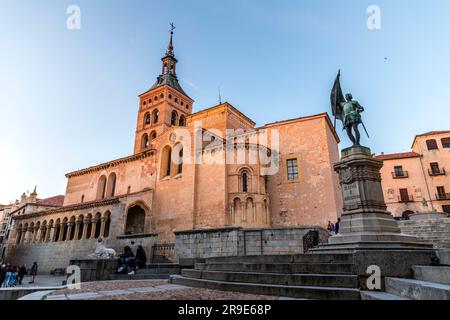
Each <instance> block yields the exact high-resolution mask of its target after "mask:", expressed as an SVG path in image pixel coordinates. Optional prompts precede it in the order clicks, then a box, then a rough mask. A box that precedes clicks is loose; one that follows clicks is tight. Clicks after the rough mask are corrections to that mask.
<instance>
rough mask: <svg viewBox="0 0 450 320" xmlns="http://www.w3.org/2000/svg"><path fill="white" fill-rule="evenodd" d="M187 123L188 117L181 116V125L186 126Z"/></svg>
mask: <svg viewBox="0 0 450 320" xmlns="http://www.w3.org/2000/svg"><path fill="white" fill-rule="evenodd" d="M185 125H186V118H185V117H184V116H181V117H180V127H184V126H185Z"/></svg>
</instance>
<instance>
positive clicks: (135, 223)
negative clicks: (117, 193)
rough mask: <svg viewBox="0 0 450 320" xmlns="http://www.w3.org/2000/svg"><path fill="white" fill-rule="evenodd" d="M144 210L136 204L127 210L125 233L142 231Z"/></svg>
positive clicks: (140, 232)
mask: <svg viewBox="0 0 450 320" xmlns="http://www.w3.org/2000/svg"><path fill="white" fill-rule="evenodd" d="M144 224H145V210H144V209H143V208H142V207H141V206H140V205H138V204H136V205H134V206H132V207H131V208H130V209H128V212H127V222H126V225H125V234H127V235H130V234H142V233H144Z"/></svg>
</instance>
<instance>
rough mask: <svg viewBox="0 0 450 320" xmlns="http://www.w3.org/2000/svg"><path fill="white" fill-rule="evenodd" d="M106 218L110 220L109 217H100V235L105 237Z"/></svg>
mask: <svg viewBox="0 0 450 320" xmlns="http://www.w3.org/2000/svg"><path fill="white" fill-rule="evenodd" d="M106 220H108V218H107V217H102V218H101V219H100V221H101V227H100V237H104V236H105V227H106Z"/></svg>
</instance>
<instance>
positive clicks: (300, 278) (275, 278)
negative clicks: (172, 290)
mask: <svg viewBox="0 0 450 320" xmlns="http://www.w3.org/2000/svg"><path fill="white" fill-rule="evenodd" d="M181 275H182V276H183V277H186V278H193V279H203V280H214V281H225V282H242V283H258V284H273V285H289V286H314V287H336V288H355V289H356V288H358V285H359V283H358V277H357V276H356V275H342V274H280V273H258V272H223V271H201V270H188V269H186V270H183V271H182V272H181Z"/></svg>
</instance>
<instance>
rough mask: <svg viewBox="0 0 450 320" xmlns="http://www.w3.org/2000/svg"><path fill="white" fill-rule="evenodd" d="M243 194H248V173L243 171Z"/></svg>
mask: <svg viewBox="0 0 450 320" xmlns="http://www.w3.org/2000/svg"><path fill="white" fill-rule="evenodd" d="M242 192H248V172H247V171H246V170H244V171H242Z"/></svg>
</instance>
